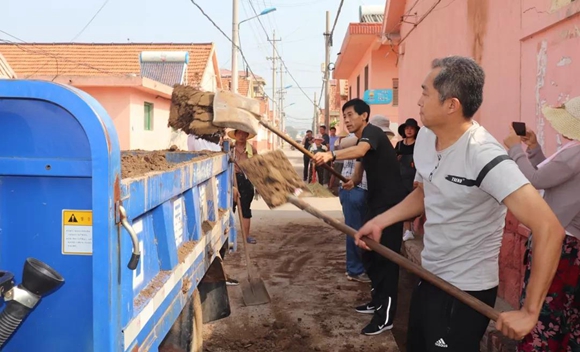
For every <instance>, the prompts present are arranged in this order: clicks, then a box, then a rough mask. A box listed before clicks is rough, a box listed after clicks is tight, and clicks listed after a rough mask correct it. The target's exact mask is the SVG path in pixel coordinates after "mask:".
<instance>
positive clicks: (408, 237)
mask: <svg viewBox="0 0 580 352" xmlns="http://www.w3.org/2000/svg"><path fill="white" fill-rule="evenodd" d="M413 239H415V235H414V234H413V231H411V230H407V231H405V234H404V235H403V241H408V240H413Z"/></svg>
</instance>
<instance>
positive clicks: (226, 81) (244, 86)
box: [222, 76, 250, 97]
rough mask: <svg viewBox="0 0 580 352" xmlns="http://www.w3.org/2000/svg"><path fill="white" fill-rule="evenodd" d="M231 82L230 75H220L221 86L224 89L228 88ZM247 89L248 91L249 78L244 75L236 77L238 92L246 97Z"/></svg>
mask: <svg viewBox="0 0 580 352" xmlns="http://www.w3.org/2000/svg"><path fill="white" fill-rule="evenodd" d="M231 83H232V78H231V77H229V76H226V77H224V76H222V84H223V87H224V89H225V90H230V88H231V86H230V84H231ZM249 91H250V80H249V79H246V78H245V77H240V78H238V94H240V95H242V96H245V97H247V96H249V94H248V93H249Z"/></svg>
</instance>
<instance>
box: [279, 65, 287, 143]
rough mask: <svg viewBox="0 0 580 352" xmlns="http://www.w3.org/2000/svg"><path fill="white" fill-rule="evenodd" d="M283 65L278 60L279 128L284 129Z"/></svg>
mask: <svg viewBox="0 0 580 352" xmlns="http://www.w3.org/2000/svg"><path fill="white" fill-rule="evenodd" d="M284 125H285V124H284V65H282V60H280V130H282V132H285V131H284V128H285V127H286V126H284Z"/></svg>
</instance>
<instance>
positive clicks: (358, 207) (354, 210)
mask: <svg viewBox="0 0 580 352" xmlns="http://www.w3.org/2000/svg"><path fill="white" fill-rule="evenodd" d="M338 197H339V199H340V204H341V205H342V212H343V214H344V222H345V224H347V225H348V226H350V227H352V228H353V229H355V230H358V229H360V228H361V227H362V225H363V224H364V217H365V215H366V213H367V204H366V198H367V191H365V190H364V189H362V188H360V187H355V188H353V189H351V190H350V191H347V190H345V189H342V188H341V189H340V191H339V193H338ZM346 272H347V273H348V275H350V276H357V275H360V274H362V273H364V272H365V268H364V266H363V262H362V259H361V249H360V248H359V247H357V246H356V244H355V243H354V239H353V238H352V237H350V236H346Z"/></svg>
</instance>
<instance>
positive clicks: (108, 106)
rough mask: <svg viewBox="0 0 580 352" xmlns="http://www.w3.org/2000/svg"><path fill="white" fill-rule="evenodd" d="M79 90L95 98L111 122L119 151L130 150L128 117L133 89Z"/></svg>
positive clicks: (85, 88) (95, 88) (86, 88)
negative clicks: (115, 132) (117, 140)
mask: <svg viewBox="0 0 580 352" xmlns="http://www.w3.org/2000/svg"><path fill="white" fill-rule="evenodd" d="M81 89H82V90H83V91H85V92H87V93H88V94H90V95H91V96H92V97H93V98H95V99H96V100H97V101H98V102H99V103H100V104H101V105H102V106H103V108H105V110H106V111H107V113H108V114H109V116H110V117H111V119H112V120H113V123H114V124H115V129H116V130H117V135H118V136H119V147H120V148H121V150H127V149H130V140H129V132H130V126H129V117H130V104H131V101H130V97H131V91H132V90H133V89H132V88H114V87H83V88H81Z"/></svg>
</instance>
